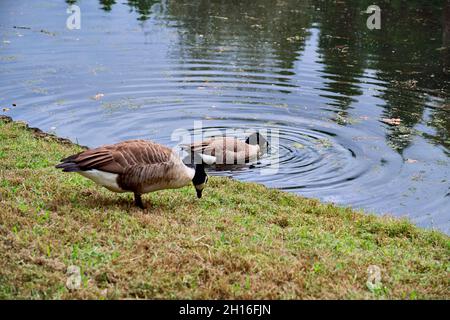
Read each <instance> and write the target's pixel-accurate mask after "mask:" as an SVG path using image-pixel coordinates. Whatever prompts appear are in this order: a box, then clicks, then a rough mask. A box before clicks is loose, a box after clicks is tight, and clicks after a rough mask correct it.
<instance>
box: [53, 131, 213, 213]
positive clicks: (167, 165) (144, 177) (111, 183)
mask: <svg viewBox="0 0 450 320" xmlns="http://www.w3.org/2000/svg"><path fill="white" fill-rule="evenodd" d="M56 168H58V169H63V171H64V172H77V173H79V174H81V175H82V176H84V177H86V178H89V179H91V180H93V181H94V182H95V183H97V184H99V185H101V186H103V187H105V188H107V189H109V190H111V191H113V192H133V193H134V199H135V204H136V205H137V206H138V207H140V208H142V209H144V205H143V203H142V198H141V195H142V194H145V193H148V192H152V191H157V190H162V189H176V188H181V187H184V186H186V185H188V184H190V183H191V182H192V183H193V184H194V186H195V189H196V191H197V197H198V198H201V197H202V191H203V188H204V187H205V183H206V182H207V181H208V177H207V175H206V173H205V168H204V165H203V164H202V163H200V164H196V165H195V169H193V168H189V167H187V166H186V165H185V164H184V163H183V162H182V161H181V159H180V158H179V157H178V155H177V154H175V153H174V152H173V151H172V150H171V149H169V148H167V147H165V146H162V145H160V144H157V143H154V142H151V141H146V140H129V141H123V142H120V143H117V144H113V145H105V146H102V147H99V148H95V149H89V150H86V151H83V152H80V153H77V154H74V155H72V156H70V157H67V158H65V159H63V160H61V163H60V164H58V165H57V166H56Z"/></svg>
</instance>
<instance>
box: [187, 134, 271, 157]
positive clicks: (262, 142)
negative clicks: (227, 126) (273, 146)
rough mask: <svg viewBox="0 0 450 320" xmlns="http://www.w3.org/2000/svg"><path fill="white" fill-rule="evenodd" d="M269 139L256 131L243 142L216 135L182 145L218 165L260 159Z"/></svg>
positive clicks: (192, 153)
mask: <svg viewBox="0 0 450 320" xmlns="http://www.w3.org/2000/svg"><path fill="white" fill-rule="evenodd" d="M267 146H268V142H267V140H266V139H265V138H264V137H263V136H262V135H261V134H260V133H259V132H255V133H253V134H251V135H250V136H248V137H247V139H246V141H245V142H243V141H241V140H239V139H237V138H234V137H214V138H211V139H207V140H204V141H201V142H194V143H192V144H184V145H181V148H182V149H184V150H186V151H187V152H190V153H191V155H194V157H195V156H199V157H200V158H201V160H202V162H203V163H206V164H216V165H234V164H245V163H249V162H252V161H255V160H256V159H258V158H259V157H260V156H261V154H262V153H263V152H264V151H265V150H266V149H267Z"/></svg>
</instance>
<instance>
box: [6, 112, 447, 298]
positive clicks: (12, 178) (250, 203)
mask: <svg viewBox="0 0 450 320" xmlns="http://www.w3.org/2000/svg"><path fill="white" fill-rule="evenodd" d="M80 149H81V148H80V147H78V146H75V145H70V144H64V143H61V142H59V141H57V140H56V139H53V138H51V137H43V136H42V135H40V137H36V134H34V133H32V132H30V131H29V130H27V128H26V126H24V125H23V124H18V123H7V122H6V121H2V120H1V119H0V298H1V299H11V298H13V299H19V298H26V299H55V298H63V299H73V298H92V299H113V298H188V299H191V298H200V299H202V298H213V299H217V298H223V299H229V298H237V299H246V298H256V299H268V298H274V299H279V298H283V299H298V298H300V299H334V298H340V299H341V298H345V299H361V298H362V299H379V298H380V299H385V298H387V299H436V298H444V299H448V298H450V292H449V279H450V277H449V271H450V263H449V256H450V255H449V253H450V241H449V237H447V236H445V235H443V234H441V233H438V232H435V231H426V230H422V229H419V228H417V227H415V226H413V225H412V224H411V223H409V222H408V221H406V220H396V219H393V218H389V217H376V216H372V215H366V214H363V213H361V212H355V211H352V210H350V209H346V208H338V207H335V206H333V205H328V204H321V203H320V202H318V201H316V200H312V199H305V198H302V197H298V196H296V195H293V194H288V193H283V192H280V191H276V190H271V189H268V188H265V187H263V186H260V185H257V184H251V183H241V182H237V181H233V180H231V179H227V178H217V177H212V178H211V179H210V181H209V183H208V186H207V188H206V189H205V191H204V196H203V198H202V199H200V200H199V199H197V198H196V196H195V191H194V189H193V187H186V188H183V189H178V190H167V191H161V192H157V193H153V194H149V195H145V196H144V201H145V202H146V203H147V205H148V206H149V208H148V210H146V211H145V212H143V211H142V210H140V209H137V208H135V207H134V206H133V205H132V202H133V201H132V196H131V195H128V194H123V195H120V194H114V193H111V192H109V191H107V190H105V189H102V188H100V187H98V186H96V185H94V184H93V183H91V182H90V181H89V180H87V179H84V178H83V177H81V176H79V175H77V174H64V173H62V172H60V171H58V170H56V169H54V168H53V166H54V164H56V163H57V162H58V161H59V160H60V159H61V158H63V157H65V156H68V155H70V154H73V153H75V152H77V151H79V150H80ZM70 265H76V266H79V267H80V269H81V274H82V277H81V278H82V281H81V287H80V288H79V289H78V290H73V291H72V290H69V289H67V288H66V280H67V275H66V270H67V267H68V266H70ZM370 265H376V266H378V267H380V268H381V277H382V278H381V283H378V284H377V285H376V286H368V285H367V284H366V281H367V277H368V274H367V268H368V267H369V266H370Z"/></svg>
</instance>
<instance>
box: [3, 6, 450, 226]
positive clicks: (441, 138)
mask: <svg viewBox="0 0 450 320" xmlns="http://www.w3.org/2000/svg"><path fill="white" fill-rule="evenodd" d="M68 4H77V5H79V6H80V8H81V14H82V27H81V30H73V31H70V30H68V29H66V28H65V20H66V18H67V14H66V8H67V5H68ZM371 4H372V2H371V1H363V0H360V1H350V0H348V1H345V0H343V1H339V2H335V1H328V0H322V1H320V0H309V1H307V0H304V1H294V0H284V1H271V0H260V1H257V2H250V1H237V0H233V1H229V0H228V1H224V0H222V1H218V0H213V1H209V0H189V1H188V0H184V1H182V0H177V1H176V0H162V1H156V0H128V1H125V2H122V1H114V0H100V1H98V2H95V1H75V0H67V1H65V2H64V1H60V2H55V1H50V0H48V1H39V3H35V2H33V3H30V2H29V1H25V0H22V1H13V0H5V1H2V2H1V3H0V32H1V39H0V40H1V42H0V61H1V62H0V86H1V87H2V94H1V96H0V103H1V104H2V107H3V106H5V107H8V108H10V109H11V110H9V111H7V114H10V115H11V116H13V117H14V118H17V119H24V120H27V121H29V122H30V123H31V124H32V125H35V126H39V127H41V128H42V129H44V130H47V131H51V130H52V131H55V132H56V133H57V134H59V135H62V136H67V137H69V138H71V139H72V140H75V141H78V142H79V143H82V144H86V145H90V146H95V145H99V144H103V143H112V142H116V141H119V140H124V139H129V138H150V139H153V140H156V141H159V142H162V143H165V144H168V145H171V146H173V145H175V144H176V141H171V139H170V137H171V134H172V133H173V131H174V130H175V129H179V128H182V129H186V130H188V131H190V130H193V124H194V121H197V120H203V127H204V129H205V132H208V131H213V130H217V129H222V130H224V131H225V130H226V129H228V128H235V129H248V128H255V129H258V128H261V129H263V128H266V129H267V128H269V129H276V130H275V131H276V132H278V134H277V135H278V136H277V139H279V141H280V144H279V145H278V146H274V148H275V151H277V157H276V158H275V159H274V158H273V157H271V156H267V157H266V158H264V159H262V160H261V163H259V164H258V165H257V166H256V167H255V168H247V169H246V170H241V171H235V172H220V173H217V174H227V175H233V176H235V177H236V178H238V179H242V180H249V181H256V182H261V183H264V184H266V185H268V186H271V187H276V188H281V189H285V190H290V191H293V192H297V193H299V194H302V195H306V196H311V197H319V198H321V199H323V200H326V201H332V202H335V203H338V204H342V205H351V206H353V207H357V208H364V209H367V210H369V211H374V212H378V213H392V214H395V215H397V216H409V217H411V218H412V219H413V220H414V221H415V222H416V223H418V224H419V225H422V226H426V227H435V228H439V229H441V230H444V231H445V232H447V233H450V229H449V228H450V221H449V219H450V210H448V208H449V207H450V188H449V186H450V184H449V178H450V169H449V160H450V159H449V156H450V153H449V148H450V120H449V119H450V117H449V114H450V99H449V92H450V91H449V89H450V88H449V84H450V77H449V73H450V1H427V2H424V1H399V0H397V1H394V0H391V1H379V3H378V5H379V6H380V7H381V9H382V19H383V20H382V29H381V30H374V31H370V30H368V29H367V27H366V19H367V17H368V15H367V14H366V13H365V10H366V8H367V7H368V6H369V5H371ZM14 27H16V28H14ZM21 27H25V28H21ZM12 103H15V104H17V107H10V106H11V105H12ZM0 110H2V109H0ZM273 161H276V162H277V163H278V165H279V171H278V173H277V174H276V175H272V176H264V175H260V174H258V172H259V171H258V170H260V169H261V168H265V167H267V166H268V165H269V164H270V163H271V162H273Z"/></svg>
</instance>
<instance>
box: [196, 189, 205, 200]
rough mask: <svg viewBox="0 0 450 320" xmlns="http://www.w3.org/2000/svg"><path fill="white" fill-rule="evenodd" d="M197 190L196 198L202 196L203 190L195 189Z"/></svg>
mask: <svg viewBox="0 0 450 320" xmlns="http://www.w3.org/2000/svg"><path fill="white" fill-rule="evenodd" d="M196 191H197V198H199V199H200V198H201V197H202V192H203V190H196Z"/></svg>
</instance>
